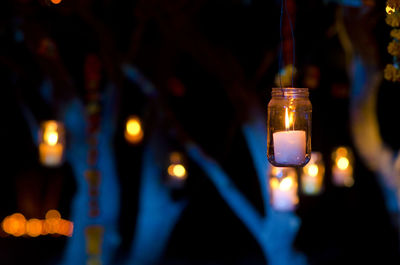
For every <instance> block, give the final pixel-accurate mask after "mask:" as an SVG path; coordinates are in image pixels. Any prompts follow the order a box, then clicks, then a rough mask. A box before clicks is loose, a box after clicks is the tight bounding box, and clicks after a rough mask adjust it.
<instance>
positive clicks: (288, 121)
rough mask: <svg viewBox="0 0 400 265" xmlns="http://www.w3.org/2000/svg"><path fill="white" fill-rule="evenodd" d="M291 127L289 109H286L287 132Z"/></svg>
mask: <svg viewBox="0 0 400 265" xmlns="http://www.w3.org/2000/svg"><path fill="white" fill-rule="evenodd" d="M289 125H290V120H289V113H288V109H287V108H286V109H285V128H286V130H288V129H289Z"/></svg>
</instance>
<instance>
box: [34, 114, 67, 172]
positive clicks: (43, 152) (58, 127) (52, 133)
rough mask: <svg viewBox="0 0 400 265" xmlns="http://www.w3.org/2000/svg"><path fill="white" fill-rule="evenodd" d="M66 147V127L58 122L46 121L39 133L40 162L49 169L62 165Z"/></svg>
mask: <svg viewBox="0 0 400 265" xmlns="http://www.w3.org/2000/svg"><path fill="white" fill-rule="evenodd" d="M64 145H65V130H64V125H63V124H62V123H61V122H57V121H53V120H50V121H45V122H43V123H42V124H41V126H40V131H39V160H40V162H41V163H42V164H43V165H45V166H49V167H55V166H59V165H61V163H62V161H63V154H64V148H65V147H64Z"/></svg>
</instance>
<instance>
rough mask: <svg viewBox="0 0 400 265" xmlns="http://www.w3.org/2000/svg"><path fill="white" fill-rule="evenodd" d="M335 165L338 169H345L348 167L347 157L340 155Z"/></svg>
mask: <svg viewBox="0 0 400 265" xmlns="http://www.w3.org/2000/svg"><path fill="white" fill-rule="evenodd" d="M336 164H337V166H338V168H339V169H341V170H346V169H347V168H348V167H349V164H350V162H349V159H347V158H346V157H340V158H339V159H338V160H337V162H336Z"/></svg>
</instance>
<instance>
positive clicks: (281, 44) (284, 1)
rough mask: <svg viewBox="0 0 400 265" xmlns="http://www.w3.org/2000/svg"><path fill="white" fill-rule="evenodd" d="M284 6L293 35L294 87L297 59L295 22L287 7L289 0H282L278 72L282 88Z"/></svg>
mask: <svg viewBox="0 0 400 265" xmlns="http://www.w3.org/2000/svg"><path fill="white" fill-rule="evenodd" d="M283 6H285V12H286V14H287V16H288V20H289V25H290V33H291V37H292V57H293V58H292V87H294V68H295V60H296V57H295V55H296V53H295V40H294V31H293V24H292V19H291V17H290V14H289V12H288V9H287V0H281V14H280V19H279V35H280V47H279V62H278V74H279V83H280V87H281V88H282V73H281V68H282V64H283V62H282V61H283V36H282V21H283Z"/></svg>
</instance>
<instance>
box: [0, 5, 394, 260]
mask: <svg viewBox="0 0 400 265" xmlns="http://www.w3.org/2000/svg"><path fill="white" fill-rule="evenodd" d="M74 2H76V1H72V0H71V1H70V0H64V1H63V2H62V3H61V4H60V5H57V6H54V5H49V4H47V3H46V2H45V1H36V0H31V1H29V0H24V1H22V0H20V1H3V2H2V7H1V8H0V84H1V89H0V91H1V92H2V94H1V99H2V102H1V104H0V106H1V114H2V119H1V121H2V126H1V127H2V129H1V131H0V132H1V138H0V139H2V141H3V147H4V148H3V151H2V152H1V156H0V163H1V168H2V170H1V173H0V174H1V180H2V185H1V193H0V202H1V207H0V218H4V217H5V216H7V215H10V214H12V213H14V212H23V213H24V214H25V216H26V217H27V218H32V217H36V218H37V217H40V216H44V214H45V213H46V211H47V210H48V209H51V208H56V209H59V210H60V212H62V214H63V216H64V217H65V218H68V216H69V212H70V208H69V207H70V204H69V203H70V201H71V198H72V196H73V194H74V192H75V190H76V183H75V181H74V177H73V173H72V170H71V167H70V165H69V164H68V163H65V164H64V165H63V166H62V167H60V168H57V169H48V168H45V167H43V166H41V165H40V164H39V163H38V155H37V150H36V147H35V145H34V143H33V141H32V137H31V135H30V131H29V127H28V124H27V122H26V120H25V118H24V116H23V113H22V109H21V102H23V103H24V104H26V105H27V106H28V107H29V108H31V109H32V110H33V113H34V114H35V117H36V119H37V120H45V119H50V118H54V115H55V109H54V106H53V105H52V104H48V103H46V102H44V100H43V99H42V97H41V95H40V92H39V87H40V85H41V83H42V80H43V79H44V78H46V74H45V73H44V71H42V70H41V69H42V68H41V65H40V63H39V62H38V60H37V57H36V56H35V55H34V53H33V51H32V49H31V47H30V45H29V42H28V41H19V40H18V38H19V35H18V34H19V33H18V32H20V31H21V30H22V31H24V32H25V35H26V39H28V38H29V37H28V35H29V34H32V36H34V37H32V38H35V36H36V35H37V36H40V35H41V32H42V31H43V32H46V33H47V34H48V35H49V36H51V38H53V40H54V42H55V43H56V45H57V49H58V50H59V54H60V56H61V58H62V61H63V62H64V64H65V68H66V69H67V71H68V73H69V74H70V75H71V76H72V77H73V82H74V86H75V88H76V89H77V91H78V93H79V94H80V95H81V97H83V95H84V89H83V82H84V81H83V80H84V77H83V62H84V57H85V55H86V54H88V53H100V52H101V51H100V50H101V45H100V44H99V43H101V41H99V40H98V38H97V35H96V34H95V33H94V32H93V28H91V26H90V25H88V24H87V23H86V22H85V21H84V20H83V19H82V18H81V17H80V15H79V14H78V13H77V12H75V11H74V10H75V7H74V5H75V3H74ZM151 2H152V3H154V6H156V7H154V8H153V9H152V5H151V4H149V9H148V10H147V9H145V10H147V11H148V12H149V13H152V12H162V10H164V8H168V7H170V8H171V9H173V8H174V5H178V6H179V4H182V3H185V1H173V2H171V3H170V4H168V3H164V4H162V5H161V7H160V6H157V1H151ZM189 2H190V3H189ZM140 4H143V3H141V2H139V1H93V3H90V5H91V8H89V10H90V12H92V13H93V14H94V15H95V16H96V17H97V19H99V20H100V21H102V22H103V23H104V24H105V25H106V26H107V28H108V30H109V32H110V36H111V37H112V40H113V41H114V44H115V47H114V48H115V49H116V50H117V51H120V54H123V56H120V57H119V58H118V60H119V61H121V62H123V61H124V60H126V61H130V62H133V63H134V64H135V65H137V66H138V68H140V69H141V70H142V71H143V72H144V74H145V75H146V76H147V77H148V78H149V79H150V80H151V81H152V82H153V83H154V84H155V86H158V87H159V88H160V90H162V92H163V96H164V97H165V99H166V100H167V101H168V102H169V104H170V106H171V108H172V110H173V112H174V113H175V115H176V116H177V118H178V121H179V122H180V123H181V125H182V126H183V127H184V128H185V129H186V130H187V131H188V133H189V134H190V135H191V136H192V137H193V138H194V139H195V140H196V141H197V142H198V143H199V144H200V145H201V146H202V147H203V148H204V149H205V150H206V151H207V152H208V153H209V154H210V155H212V156H213V157H214V158H215V159H216V160H217V161H219V162H220V163H221V164H222V166H223V167H224V169H225V170H226V171H227V172H228V173H229V174H230V176H231V177H232V179H233V181H234V182H235V183H236V184H237V186H238V187H239V189H240V190H241V191H242V192H243V193H244V194H245V195H246V196H247V198H248V199H249V200H250V201H251V202H252V203H253V204H254V205H255V207H257V209H258V210H259V211H260V212H262V204H261V195H260V191H259V184H258V181H257V177H256V174H255V170H254V168H253V165H252V161H251V158H250V155H249V152H248V150H247V147H246V144H245V141H244V138H243V135H242V133H241V131H240V128H239V123H238V119H237V117H236V116H235V111H234V109H233V106H232V103H230V101H229V100H228V97H227V95H226V92H225V91H224V88H223V87H222V85H221V82H220V80H218V78H216V77H215V76H214V75H213V74H211V73H210V70H209V69H207V67H205V66H204V64H203V65H202V64H201V63H199V62H198V60H197V59H196V58H193V56H191V54H190V52H188V51H185V50H184V49H181V48H180V47H178V46H177V44H176V42H175V41H174V38H177V37H176V34H175V33H174V32H173V31H174V30H173V29H171V28H168V27H166V26H165V25H163V23H164V22H165V21H173V23H175V24H176V25H178V27H179V25H180V23H185V19H186V18H185V14H187V12H192V13H191V14H192V18H191V20H190V21H191V23H193V24H192V25H191V26H189V28H190V27H193V30H196V31H197V32H199V33H200V34H201V35H202V36H203V37H204V38H205V39H207V40H208V41H209V42H210V43H212V44H213V45H215V46H217V47H218V48H219V49H221V50H224V51H228V52H229V53H231V54H232V55H233V56H234V58H236V60H237V61H238V62H239V64H240V65H241V66H242V68H243V71H244V75H245V76H246V77H248V78H250V77H251V76H253V75H254V73H255V72H256V71H257V68H258V67H259V65H260V63H261V61H262V59H263V58H264V56H265V54H267V53H269V54H270V57H271V59H270V60H271V63H270V66H269V67H268V70H267V71H265V72H264V73H263V74H262V76H261V78H259V80H258V82H257V85H256V88H255V89H256V92H257V93H258V95H259V100H260V102H262V104H263V106H265V111H266V106H267V103H268V101H269V99H270V90H271V87H274V78H275V74H276V73H277V71H278V45H279V11H280V10H279V3H278V2H276V1H266V0H253V1H249V4H244V2H242V1H238V0H237V1H234V0H232V1H228V0H221V1H207V0H202V1H201V0H199V1H197V0H196V1H188V3H186V4H182V6H183V7H182V11H179V10H178V11H176V12H175V11H174V12H175V13H171V14H172V15H171V14H168V15H165V17H162V16H161V17H162V19H149V20H147V21H146V24H145V26H143V29H142V30H143V31H142V33H141V37H140V41H137V42H136V44H135V45H136V46H137V47H136V48H135V49H133V50H134V51H131V49H132V41H131V40H132V35H133V34H132V32H134V31H135V29H137V28H139V27H141V26H140V23H142V21H143V19H142V17H143V16H146V15H148V14H141V13H139V12H137V11H135V10H137V9H136V7H137V6H138V5H140ZM338 8H339V6H338V5H336V4H333V3H331V4H326V3H323V2H322V1H314V0H307V1H296V13H295V20H294V22H295V38H296V60H297V63H296V67H297V68H298V70H299V73H298V76H297V79H296V80H297V84H298V86H299V87H301V86H304V85H306V84H307V81H306V80H307V78H308V77H307V74H306V71H307V69H309V68H310V67H313V69H317V72H318V73H319V78H318V84H317V86H316V87H315V88H313V89H312V90H311V91H310V99H311V102H312V104H313V131H312V134H313V138H312V144H313V150H315V151H320V152H322V153H323V156H324V160H325V162H326V169H327V170H326V175H325V180H324V185H325V190H324V192H323V193H322V194H321V195H319V196H315V197H310V196H304V195H301V196H300V204H299V206H298V208H297V210H296V214H297V215H298V216H299V217H300V218H301V221H302V224H301V227H300V230H299V233H298V235H297V238H296V240H295V245H294V246H295V247H296V248H297V249H298V250H300V251H303V252H304V253H305V254H306V255H307V257H308V259H309V262H310V263H311V264H346V263H352V264H354V263H356V264H362V263H367V262H368V263H369V264H400V256H399V241H398V234H399V231H398V230H396V228H395V227H394V226H393V225H392V221H391V217H390V214H389V213H388V212H387V210H386V208H385V204H384V199H383V195H382V191H381V189H380V187H379V185H378V183H377V178H376V176H375V175H374V174H373V173H372V172H370V171H369V170H367V169H366V167H365V165H364V164H363V163H362V161H361V159H360V158H359V157H358V156H357V153H355V155H356V156H355V172H354V176H355V185H354V186H353V187H351V188H339V187H334V186H333V185H332V184H331V180H330V177H331V172H330V163H331V162H330V153H331V151H332V150H333V149H334V148H335V147H337V146H339V145H348V146H352V141H351V136H350V128H349V114H348V103H349V99H348V92H349V87H350V84H349V77H348V76H347V68H346V67H347V66H346V62H345V58H344V52H343V50H342V48H341V45H340V42H339V40H338V37H337V34H335V32H334V29H333V27H334V23H335V14H336V11H337V9H338ZM377 8H380V9H381V11H380V12H378V13H379V14H380V18H379V19H378V20H377V21H378V23H377V25H376V39H377V40H378V44H379V45H380V52H381V56H382V58H381V59H382V69H383V65H384V64H385V63H387V62H389V61H390V58H389V56H388V55H387V54H386V44H387V43H388V42H389V30H390V29H389V27H388V26H386V25H385V24H384V16H385V12H384V5H383V4H382V3H379V2H378V3H377ZM178 9H179V8H178ZM180 16H182V17H183V18H181V17H180ZM27 21H29V22H30V23H32V24H31V25H30V27H29V26H27V25H25V24H26V22H27ZM168 23H169V22H168ZM188 45H190V44H188ZM199 45H201V44H199ZM132 54H133V55H132ZM116 60H117V59H116ZM103 63H104V64H105V65H107V63H109V61H103ZM221 71H223V69H222V70H221ZM118 80H119V82H118V84H117V86H118V88H119V90H120V93H121V97H120V98H121V100H120V102H119V103H118V105H117V107H118V111H119V119H118V126H119V128H121V129H119V130H117V133H116V135H115V137H114V139H113V142H114V145H115V148H116V158H117V166H118V174H119V178H120V179H119V181H120V183H121V187H122V190H121V199H122V200H121V201H122V205H121V217H120V227H119V230H120V233H121V236H122V244H121V247H120V252H119V253H120V254H119V255H120V256H119V257H116V260H118V259H122V257H124V255H125V254H126V253H127V251H129V247H130V244H131V240H132V237H133V233H134V227H135V220H136V214H137V212H136V211H137V200H138V197H137V194H138V187H139V181H140V179H139V176H140V172H141V156H142V152H143V145H144V144H141V145H138V146H131V145H128V144H127V143H126V142H125V140H124V137H123V128H124V121H125V119H126V118H127V117H128V116H129V115H130V114H132V113H136V114H139V115H142V116H145V115H150V114H149V113H148V111H149V107H148V106H149V104H151V102H149V100H148V99H147V98H146V96H145V95H144V94H142V93H141V92H140V90H139V88H138V87H135V86H134V85H132V84H131V83H129V82H128V81H127V80H125V79H124V78H120V79H118ZM104 82H105V80H104ZM177 87H178V88H177ZM180 89H181V90H180ZM398 94H399V90H398V87H397V86H396V85H393V84H389V83H388V82H383V83H382V86H381V89H380V93H379V102H378V115H379V119H380V126H381V133H382V135H383V137H384V140H385V142H387V143H388V144H389V145H390V146H391V147H392V148H394V149H396V148H397V149H398V148H399V147H400V140H399V138H398V133H397V131H396V125H395V123H396V122H397V121H396V120H395V121H391V120H390V119H389V117H390V116H394V115H392V113H398V110H396V98H398V96H399V95H398ZM53 103H54V105H55V106H57V102H53ZM204 123H206V126H204ZM145 140H146V139H145ZM145 140H144V142H145ZM188 171H189V172H190V173H189V174H190V178H189V179H188V182H187V186H186V187H185V190H184V192H183V193H184V194H183V195H182V194H178V195H176V196H186V197H188V198H189V201H190V203H189V205H188V207H187V208H186V209H185V210H184V212H183V215H182V217H181V218H180V220H179V221H178V223H177V225H176V226H175V228H174V231H173V233H172V236H171V239H170V241H169V243H168V246H167V249H166V253H165V256H164V259H163V263H164V264H262V263H263V262H264V258H263V255H262V252H261V250H260V249H259V246H258V244H257V243H256V241H255V240H254V239H253V238H252V236H251V234H250V233H249V232H248V231H247V229H246V228H245V226H244V225H243V224H242V223H241V222H240V221H239V220H238V219H237V217H236V216H235V215H234V214H233V213H232V212H231V210H230V209H229V207H228V206H227V204H226V203H225V202H224V201H223V200H222V198H221V197H220V196H219V194H218V192H217V191H216V189H215V188H214V186H213V185H212V184H211V182H210V181H209V180H208V179H207V178H206V177H205V176H204V175H203V173H202V171H201V170H200V169H199V168H197V166H196V165H195V164H194V163H193V162H192V161H190V160H189V161H188ZM65 241H66V239H65V238H63V237H42V238H13V237H10V236H6V235H5V234H4V233H3V234H2V238H0V260H1V262H0V263H1V264H26V263H28V262H30V263H31V264H52V263H54V262H56V261H57V260H58V259H59V258H60V254H61V252H62V250H63V246H64V244H65Z"/></svg>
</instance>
